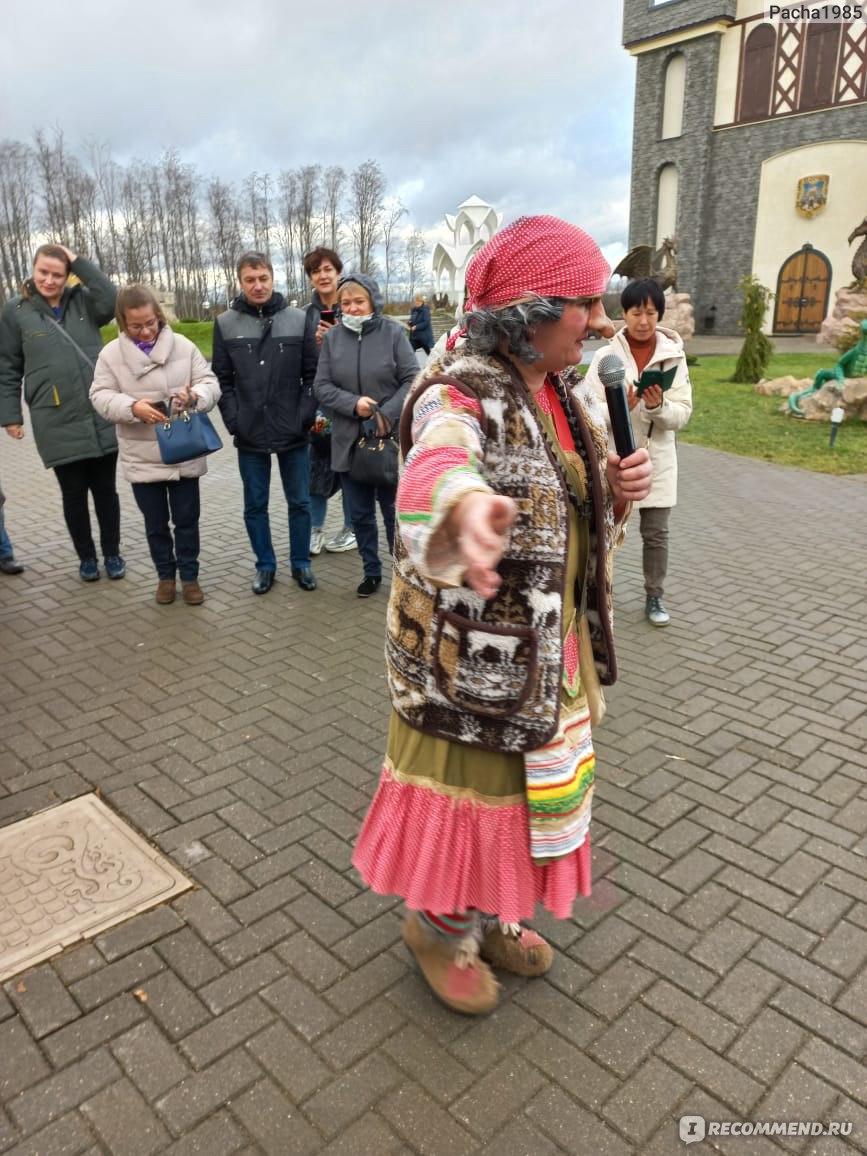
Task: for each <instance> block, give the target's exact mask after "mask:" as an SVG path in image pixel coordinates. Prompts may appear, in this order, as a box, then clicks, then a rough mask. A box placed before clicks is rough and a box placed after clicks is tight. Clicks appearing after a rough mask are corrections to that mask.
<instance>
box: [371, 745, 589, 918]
mask: <svg viewBox="0 0 867 1156" xmlns="http://www.w3.org/2000/svg"><path fill="white" fill-rule="evenodd" d="M353 863H354V864H355V866H356V867H357V869H358V871H359V872H360V873H361V876H362V878H363V879H364V881H365V882H366V883H367V885H368V886H369V887H371V888H372V889H373V890H374V891H376V892H378V893H379V894H381V895H400V896H401V897H402V898H403V900H404V902H405V903H406V905H407V907H409V908H412V909H413V910H416V911H421V910H426V911H433V912H443V913H445V912H455V911H460V912H463V911H469V910H470V909H472V908H475V909H478V910H479V911H484V912H486V913H488V914H491V915H498V916H499V917H500V918H501V919H502V920H505V921H507V922H510V923H517V922H518V921H519V920H522V919H531V918H532V917H533V914H534V912H535V908H536V905H537V904H538V903H541V904H543V905H544V907H546V908H547V910H548V911H550V912H551V913H552V914H553V915H555V916H556V917H557V918H558V919H568V918H569V916H570V915H571V914H572V904H573V902H574V900H575V898H576V896H578V895H583V896H587V895H589V894H590V889H591V868H590V839H589V836H588V837H587V838H586V839H585V840H584V842H583V843H582V844H581V846H580V847H578V848H577V850H575V851H573V852H572V853H571V854H569V855H565V856H563V857H562V858H559V859H553V860H550V861H549V862H547V863H544V864H538V863H535V862H534V861H533V859H532V858H531V856H530V836H529V828H528V817H527V804H526V802H524V801H522V800H520V799H518V800H515V799H514V797H512V798H510V799H509V800H508V801H507V800H504V801H503V803H502V804H497V803H496V802H494V803H491V802H490V801H487V800H486V801H485V802H479V801H477V800H476V799H472V798H467V797H461V796H460V795H459V796H458V797H454V796H453V795H450V794H448V793H443V792H441V791H439V790H437V789H436V787H435V785H433V784H431V785H428V784H426V783H422V782H419V781H415V782H413V781H408V777H407V776H397V775H395V774H394V773H393V771H392V769H391V767H390V766H389V764H388V763H386V765H385V766H384V767H383V771H382V776H381V778H380V781H379V787H378V789H377V792H376V795H375V797H374V800H373V802H372V804H371V806H370V810H369V811H368V813H367V817H366V818H365V821H364V826H363V827H362V830H361V834H360V835H359V837H358V841H357V843H356V845H355V853H354V855H353Z"/></svg>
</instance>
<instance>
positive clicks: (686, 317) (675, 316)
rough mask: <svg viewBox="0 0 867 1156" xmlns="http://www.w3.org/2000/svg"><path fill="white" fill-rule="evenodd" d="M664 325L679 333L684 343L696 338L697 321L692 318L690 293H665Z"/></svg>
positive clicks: (667, 291) (670, 291)
mask: <svg viewBox="0 0 867 1156" xmlns="http://www.w3.org/2000/svg"><path fill="white" fill-rule="evenodd" d="M662 324H663V325H665V326H666V328H668V329H673V330H674V331H675V333H679V334H680V336H681V338H682V339H683V340H684V341H689V339H690V338H691V337H694V336H695V320H694V318H693V316H692V298H691V297H690V295H689V294H688V293H675V292H674V290H672V289H666V291H665V315H664V316H663V318H662Z"/></svg>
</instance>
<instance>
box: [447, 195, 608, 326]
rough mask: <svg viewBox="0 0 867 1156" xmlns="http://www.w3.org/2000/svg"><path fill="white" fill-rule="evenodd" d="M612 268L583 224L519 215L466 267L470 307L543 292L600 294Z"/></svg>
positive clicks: (499, 304)
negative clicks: (582, 226)
mask: <svg viewBox="0 0 867 1156" xmlns="http://www.w3.org/2000/svg"><path fill="white" fill-rule="evenodd" d="M610 275H611V269H610V267H609V265H608V262H607V261H606V260H605V258H604V257H603V256H602V253H601V252H600V250H599V246H598V245H597V244H596V242H595V241H594V240H593V238H592V237H590V236H588V235H587V233H585V232H584V230H583V229H579V228H578V227H577V226H576V225H570V224H569V223H568V221H561V220H559V219H558V218H557V217H520V218H519V219H518V220H517V221H515V222H514V224H512V225H509V226H508V227H507V228H505V229H503V230H502V231H501V232H499V233H497V234H495V236H493V237H492V238H491V240H490V241H488V243H487V244H486V245H485V246H484V247H483V248H482V249H479V251H478V253H476V255H475V257H473V259H472V260H471V261H470V263H469V265H468V266H467V274H466V284H467V293H468V295H469V300H468V302H467V309H468V310H472V309H496V308H498V307H503V306H505V305H511V304H514V303H516V302H517V301H520V300H523V299H526V298H528V297H531V296H533V295H534V294H538V295H539V296H540V297H599V296H601V295H602V293H604V292H605V286H606V285H607V284H608V278H609V277H610Z"/></svg>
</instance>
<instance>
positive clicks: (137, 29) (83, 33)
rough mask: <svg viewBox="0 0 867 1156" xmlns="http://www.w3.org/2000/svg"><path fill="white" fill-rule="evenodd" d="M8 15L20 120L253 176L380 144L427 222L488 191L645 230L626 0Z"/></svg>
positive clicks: (55, 8)
mask: <svg viewBox="0 0 867 1156" xmlns="http://www.w3.org/2000/svg"><path fill="white" fill-rule="evenodd" d="M88 9H90V16H89V18H88ZM3 22H4V30H3V40H4V44H5V46H6V49H5V53H4V56H5V59H2V60H0V108H2V110H3V114H2V134H3V136H6V137H11V138H14V139H27V138H29V137H30V135H31V133H32V131H33V129H34V128H36V127H42V128H45V129H48V128H51V127H52V126H53V125H54V124H57V125H59V126H60V127H61V128H62V129H63V131H64V133H65V136H66V139H67V142H68V143H69V145H70V146H71V147H73V148H80V147H82V146H83V144H84V142H86V141H88V140H98V141H106V142H109V143H110V145H111V148H112V151H113V153H114V155H115V156H116V157H117V159H119V160H124V161H125V160H128V159H130V158H132V157H140V158H145V159H152V158H155V157H156V156H158V155H159V154H160V153H161V152H162V151H163V150H165V149H167V148H176V149H177V150H178V151H179V152H180V153H181V155H182V157H183V158H184V159H185V160H188V161H191V162H193V163H194V164H195V165H196V166H197V168H198V169H199V170H200V171H201V172H202V173H203V174H204V175H210V174H211V173H214V174H218V175H220V176H222V177H224V178H226V179H230V180H235V181H237V180H240V179H241V178H242V177H243V176H245V175H246V174H247V173H249V172H251V171H253V170H257V171H259V172H265V171H267V172H271V173H272V174H276V173H277V172H279V171H280V170H281V169H284V168H291V167H295V166H297V165H299V164H304V163H311V162H320V163H323V164H335V163H336V164H341V165H343V166H344V168H346V169H347V170H348V169H351V168H353V167H355V166H356V165H357V164H358V163H359V162H360V161H362V160H365V159H366V158H367V157H373V158H375V159H377V160H378V161H379V162H380V164H381V165H382V167H383V170H384V171H385V173H386V175H387V177H388V180H389V186H390V188H391V190H395V189H397V188H402V189H404V190H406V195H405V196H404V200H405V202H406V204H407V207H408V208H409V210H410V218H411V220H412V222H413V223H415V224H418V225H420V226H421V227H423V228H430V227H433V226H435V225H436V224H437V222H439V221H440V220H441V219H442V214H443V213H444V212H450V211H452V210H454V208H455V207H456V206H457V204H459V203H460V201H462V200H464V199H465V198H466V197H467V196H469V195H471V194H473V193H475V194H478V195H479V196H481V197H484V198H485V199H486V200H489V201H490V202H491V203H493V204H494V205H495V206H496V207H497V208H498V209H499V210H500V211H501V212H503V213H504V214H505V216H506V217H507V219H511V218H514V217H515V216H518V215H520V214H521V213H524V212H551V213H555V214H558V215H562V216H566V217H569V218H570V219H572V220H575V221H577V222H579V223H580V224H582V225H584V226H585V227H587V228H588V229H589V230H590V231H591V232H594V233H595V235H597V237H598V239H599V240H600V242H601V243H603V244H614V243H617V242H618V241H621V242H622V241H624V240H625V237H626V228H627V211H628V210H627V206H628V181H629V163H630V151H631V104H632V92H633V70H634V66H633V64H632V62H631V61H630V60H629V58H628V56H627V55H626V53H625V52H624V51H623V49H622V47H621V46H620V13H619V5H617V4H614V3H612V2H611V0H609V2H608V3H606V4H604V5H602V4H590V3H587V2H586V0H585V2H584V3H581V4H574V5H569V6H567V5H565V4H563V3H562V0H534V2H533V3H527V2H526V0H520V2H519V0H500V2H499V3H496V4H494V3H489V4H487V5H478V4H477V5H470V4H469V3H467V2H466V0H463V2H458V0H441V2H440V3H438V4H436V5H430V6H421V5H407V4H406V3H398V2H397V0H376V2H374V3H368V4H364V5H361V4H354V5H353V4H349V3H346V0H337V2H331V3H327V4H293V5H274V4H268V3H265V2H264V0H245V2H243V3H242V2H241V0H234V3H228V2H227V0H208V2H204V0H192V2H188V0H182V2H180V3H171V4H170V3H167V2H166V0H153V2H152V3H151V4H149V5H146V6H144V7H136V9H135V10H134V11H133V10H127V9H125V8H123V7H120V6H111V5H110V6H107V7H106V6H103V5H100V6H97V5H95V4H93V5H84V6H82V5H77V6H70V5H69V4H68V3H65V2H64V3H61V2H60V0H42V2H41V3H40V5H39V12H38V18H36V16H35V12H34V10H33V9H32V8H27V7H26V6H22V5H8V6H7V8H6V9H4V21H3Z"/></svg>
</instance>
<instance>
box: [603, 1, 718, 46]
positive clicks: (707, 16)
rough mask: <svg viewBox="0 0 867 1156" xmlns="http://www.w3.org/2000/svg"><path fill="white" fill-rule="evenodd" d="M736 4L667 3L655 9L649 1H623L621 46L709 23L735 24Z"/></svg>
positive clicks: (702, 2)
mask: <svg viewBox="0 0 867 1156" xmlns="http://www.w3.org/2000/svg"><path fill="white" fill-rule="evenodd" d="M736 15H737V0H670V3H668V4H662V5H660V6H659V7H654V5H653V3H652V0H625V3H624V5H623V43H624V44H625V45H630V44H638V43H640V41H642V40H649V39H652V37H654V36H664V35H665V34H666V33H668V32H677V31H679V30H680V29H682V28H691V27H693V26H694V25H696V24H704V23H706V22H707V21H708V20H723V19H727V20H734V19H735V16H736Z"/></svg>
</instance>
